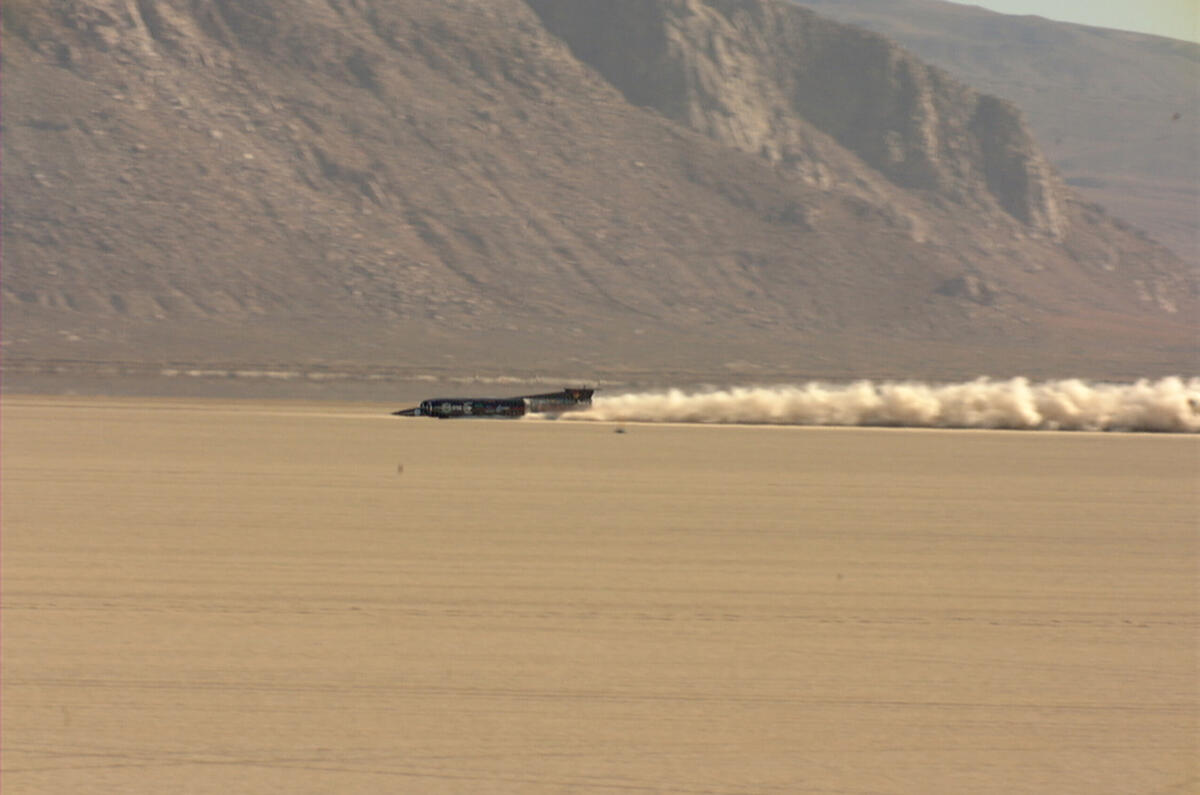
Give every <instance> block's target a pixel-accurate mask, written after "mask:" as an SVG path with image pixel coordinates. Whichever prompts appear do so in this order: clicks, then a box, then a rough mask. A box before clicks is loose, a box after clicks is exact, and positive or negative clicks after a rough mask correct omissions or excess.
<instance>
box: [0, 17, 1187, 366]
mask: <svg viewBox="0 0 1200 795" xmlns="http://www.w3.org/2000/svg"><path fill="white" fill-rule="evenodd" d="M3 9H4V39H3V50H2V52H3V71H4V78H5V81H4V86H5V92H4V114H3V125H4V128H3V136H2V138H3V147H4V151H3V155H4V158H3V168H4V175H3V176H4V215H3V224H4V226H3V244H4V250H3V255H4V257H3V266H4V272H3V279H2V282H0V287H2V291H3V301H4V303H3V322H4V328H3V343H4V353H5V366H6V369H7V370H9V371H10V372H11V371H12V370H13V368H22V367H23V368H26V369H30V368H37V367H39V366H42V365H45V366H51V367H53V366H60V365H62V363H64V362H68V363H69V362H76V363H77V362H81V361H100V362H110V363H111V362H124V363H126V364H130V365H136V366H155V365H156V363H157V364H162V365H163V367H164V369H170V368H174V369H177V367H178V366H179V365H180V363H183V364H189V363H190V364H195V363H206V362H207V363H213V362H220V363H233V364H237V365H247V364H255V365H269V366H271V367H275V366H281V367H282V366H288V367H291V366H296V367H300V368H306V367H307V368H312V367H323V366H329V365H331V364H333V363H336V364H339V365H346V366H353V367H356V368H359V369H360V370H361V371H362V372H380V371H388V372H390V371H393V370H406V371H411V372H429V371H438V372H496V373H506V372H517V371H521V372H559V373H572V374H576V373H577V374H582V375H585V376H594V375H595V374H601V375H603V374H619V373H631V372H655V373H662V374H665V375H669V374H672V373H674V374H681V375H685V376H690V377H695V378H701V377H712V378H718V377H725V376H730V375H732V376H736V377H738V378H741V379H744V378H746V377H753V378H758V379H764V378H784V377H792V376H795V375H818V376H828V377H849V376H855V375H895V376H926V377H959V376H962V375H975V374H978V373H991V374H996V375H1001V374H1005V373H1015V372H1026V373H1028V374H1032V375H1038V374H1055V375H1062V374H1082V375H1106V376H1113V377H1119V376H1128V375H1140V374H1146V375H1153V374H1156V373H1160V372H1168V371H1179V370H1185V369H1187V368H1188V367H1189V366H1191V364H1192V362H1193V360H1192V353H1193V350H1192V341H1193V335H1194V326H1193V325H1192V322H1193V318H1194V317H1195V314H1194V311H1195V308H1196V302H1197V294H1198V290H1197V284H1196V279H1195V274H1194V273H1193V272H1191V271H1190V270H1189V269H1188V268H1186V267H1185V266H1184V265H1183V264H1182V263H1181V262H1180V261H1179V260H1178V259H1177V258H1175V257H1174V256H1172V255H1171V254H1170V253H1169V252H1168V251H1166V250H1165V249H1163V248H1162V247H1161V246H1158V245H1156V244H1155V243H1153V242H1152V241H1150V240H1148V239H1147V238H1146V237H1145V236H1142V235H1139V234H1137V233H1135V232H1134V231H1132V230H1130V229H1129V228H1128V227H1126V226H1125V225H1123V224H1122V223H1121V222H1119V221H1116V220H1114V219H1112V218H1110V217H1109V216H1107V215H1106V214H1105V213H1104V212H1103V211H1102V210H1101V209H1099V208H1098V207H1096V206H1094V205H1090V204H1088V203H1086V202H1082V201H1080V200H1079V199H1077V198H1076V197H1075V196H1074V194H1073V193H1072V191H1071V190H1069V189H1068V188H1067V187H1066V186H1065V185H1064V184H1063V183H1062V182H1061V180H1060V179H1059V178H1058V177H1057V176H1056V175H1055V173H1054V172H1053V170H1052V169H1051V168H1049V167H1048V166H1047V165H1046V161H1045V159H1044V158H1043V157H1042V155H1041V154H1040V153H1039V152H1038V150H1037V148H1036V146H1035V145H1034V143H1033V140H1032V136H1031V134H1030V132H1029V130H1028V127H1027V126H1026V125H1025V123H1024V121H1023V120H1022V118H1021V116H1020V114H1019V113H1018V112H1017V111H1016V110H1015V108H1014V107H1013V106H1011V105H1009V104H1008V103H1006V102H1003V101H1001V100H997V99H995V98H992V97H988V96H984V95H980V94H977V93H975V92H974V91H972V90H970V89H968V88H966V87H964V86H963V85H961V84H959V83H956V82H955V81H954V80H952V79H951V78H949V77H948V76H947V75H946V74H945V73H943V72H941V71H939V70H937V69H934V68H931V67H929V66H926V65H925V64H923V63H921V62H920V61H918V60H916V59H915V58H914V57H913V56H911V55H909V54H908V53H906V52H905V51H903V50H901V49H900V48H899V47H898V46H896V45H895V44H893V43H891V42H890V41H888V40H886V39H884V38H882V37H880V36H877V35H875V34H871V33H867V32H865V31H861V30H856V29H852V28H848V27H844V26H842V25H839V24H837V23H834V22H830V21H827V20H824V19H822V18H820V17H817V16H816V15H814V14H812V13H811V12H808V11H805V10H802V9H798V8H795V7H791V6H787V5H783V4H778V3H775V2H770V0H638V1H636V2H635V1H634V0H615V1H611V2H596V1H593V0H569V1H568V0H562V1H561V2H553V3H551V2H543V1H542V0H530V1H529V2H522V1H521V0H445V1H444V2H438V3H428V2H420V1H419V0H408V1H407V2H390V1H389V2H383V0H378V1H377V2H374V1H372V0H326V1H325V2H316V3H312V2H300V0H271V2H267V0H241V1H239V2H226V1H225V0H198V1H193V0H137V2H134V1H133V0H54V2H51V3H33V2H25V3H21V2H12V0H10V2H7V3H5V5H4V6H3ZM39 363H41V364H39Z"/></svg>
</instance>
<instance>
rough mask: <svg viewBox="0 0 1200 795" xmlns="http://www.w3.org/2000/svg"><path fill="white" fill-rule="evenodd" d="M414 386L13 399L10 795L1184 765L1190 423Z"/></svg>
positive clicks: (1027, 775)
mask: <svg viewBox="0 0 1200 795" xmlns="http://www.w3.org/2000/svg"><path fill="white" fill-rule="evenodd" d="M390 408H395V407H394V406H391V407H385V406H366V405H362V404H336V403H330V404H323V405H321V404H302V403H282V402H279V403H248V402H247V403H238V402H200V401H182V400H174V401H173V400H157V401H147V400H142V401H139V400H133V399H129V400H125V399H120V400H113V399H91V400H89V399H82V398H81V399H65V398H21V397H5V399H4V402H3V417H2V419H3V572H2V573H3V594H2V596H3V602H2V618H3V625H2V628H3V710H2V713H0V717H2V720H3V724H2V728H3V734H2V737H0V743H2V749H3V771H2V774H0V775H2V783H3V788H4V792H5V793H6V795H7V794H8V793H14V795H15V794H16V793H65V792H71V793H89V792H104V793H110V792H111V793H118V792H120V793H128V792H155V793H158V792H184V793H220V794H221V795H228V793H231V792H256V793H259V792H281V793H284V792H286V793H316V792H322V793H328V792H337V793H379V792H437V793H443V792H444V793H477V792H490V793H568V792H580V793H584V792H589V793H590V792H598V793H603V792H622V793H627V792H666V793H773V792H774V793H805V792H815V793H927V792H948V793H949V792H953V793H963V792H970V793H1014V792H1024V793H1051V792H1053V793H1183V792H1195V791H1197V788H1200V778H1198V775H1200V774H1198V772H1197V762H1196V758H1197V756H1196V751H1197V710H1198V693H1197V689H1198V684H1197V682H1198V677H1197V672H1198V668H1197V629H1198V622H1197V610H1198V599H1197V570H1198V556H1197V520H1198V517H1200V507H1198V498H1197V467H1198V463H1200V439H1197V438H1195V437H1181V436H1145V435H1119V434H1111V435H1099V434H1060V433H1020V432H986V431H975V432H957V431H899V430H866V429H845V430H838V429H805V428H765V427H750V428H739V427H702V426H667V425H655V426H651V425H629V426H624V427H625V428H626V430H627V432H626V433H622V434H618V433H614V430H615V429H616V426H614V425H607V424H590V423H575V422H562V421H560V422H527V421H507V422H506V421H472V420H464V421H451V422H438V421H433V420H426V419H410V420H402V419H397V418H393V417H389V416H387V414H386V412H387V411H388V410H389V409H390ZM401 467H402V470H401Z"/></svg>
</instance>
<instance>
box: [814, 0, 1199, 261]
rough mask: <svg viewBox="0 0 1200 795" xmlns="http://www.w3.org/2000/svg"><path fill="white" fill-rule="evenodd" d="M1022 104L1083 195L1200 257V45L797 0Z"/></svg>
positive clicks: (927, 6)
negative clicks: (1199, 232)
mask: <svg viewBox="0 0 1200 795" xmlns="http://www.w3.org/2000/svg"><path fill="white" fill-rule="evenodd" d="M798 2H799V4H800V5H803V6H807V7H810V8H812V9H813V10H815V11H816V12H817V13H819V14H821V15H823V16H829V17H831V18H834V19H838V20H841V21H844V22H850V23H853V24H855V25H861V26H864V27H866V28H869V29H871V30H874V31H878V32H880V33H883V34H884V35H886V36H888V37H889V38H891V39H894V40H895V41H897V42H899V43H900V44H901V45H903V46H904V47H906V48H908V49H909V50H911V51H912V52H913V53H915V54H916V55H918V56H919V57H920V58H922V59H924V60H926V61H928V62H929V63H932V64H936V65H938V66H940V67H942V68H944V69H946V70H948V71H949V72H950V73H951V74H953V75H954V76H955V77H956V78H958V79H960V80H963V81H964V82H966V83H969V84H970V85H971V86H973V87H975V88H977V89H980V90H982V91H987V92H989V93H993V94H996V95H998V96H1002V97H1005V98H1007V99H1010V100H1012V101H1014V102H1015V103H1016V104H1017V105H1019V106H1020V107H1021V108H1022V110H1024V111H1025V112H1026V113H1028V114H1029V120H1030V123H1031V125H1032V126H1033V129H1034V131H1035V133H1036V135H1037V138H1038V141H1039V143H1040V144H1041V145H1042V146H1043V147H1044V149H1045V152H1046V154H1047V156H1048V157H1049V158H1050V160H1051V161H1052V162H1053V163H1054V164H1055V166H1056V167H1057V168H1059V169H1060V170H1061V171H1062V173H1063V175H1064V177H1065V178H1066V180H1067V182H1068V183H1069V184H1070V185H1071V186H1072V187H1074V188H1075V189H1076V190H1077V191H1078V192H1079V193H1080V194H1082V195H1083V196H1084V197H1085V198H1087V199H1089V200H1091V201H1095V202H1098V203H1099V204H1101V205H1103V206H1105V207H1106V208H1108V209H1109V210H1110V211H1111V212H1112V213H1114V214H1115V215H1117V216H1119V217H1121V218H1123V219H1125V220H1127V221H1130V222H1132V223H1133V224H1135V225H1136V226H1138V227H1140V228H1142V229H1145V230H1146V231H1147V232H1149V233H1150V235H1151V236H1153V237H1154V238H1155V239H1156V240H1160V241H1162V242H1163V243H1166V244H1167V245H1169V246H1171V247H1172V248H1173V249H1174V250H1175V251H1176V253H1178V254H1179V255H1180V256H1182V257H1184V258H1185V259H1187V260H1188V261H1189V262H1191V263H1192V264H1193V265H1195V264H1200V239H1198V238H1197V231H1196V228H1197V227H1196V218H1197V213H1198V212H1200V91H1198V90H1197V85H1198V81H1200V45H1198V44H1195V43H1191V42H1185V41H1175V40H1171V39H1164V38H1161V37H1158V36H1147V35H1143V34H1138V33H1128V32H1124V31H1116V30H1105V29H1102V28H1093V27H1086V26H1083V25H1072V24H1069V23H1065V22H1054V21H1051V20H1048V19H1042V18H1040V17H1032V16H1010V15H1004V14H996V13H993V12H991V11H986V10H984V9H982V8H977V7H974V6H965V5H959V4H956V3H947V2H941V1H940V0H798Z"/></svg>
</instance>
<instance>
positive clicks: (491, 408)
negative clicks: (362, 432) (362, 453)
mask: <svg viewBox="0 0 1200 795" xmlns="http://www.w3.org/2000/svg"><path fill="white" fill-rule="evenodd" d="M594 391H595V390H592V389H564V390H562V391H561V392H546V393H544V394H540V395H521V396H518V397H511V398H486V397H485V398H478V397H474V398H430V399H429V400H422V401H421V405H419V406H417V407H415V408H411V409H401V410H400V411H393V412H392V414H394V415H396V416H398V417H437V418H438V419H441V420H447V419H451V418H455V417H485V418H486V417H523V416H525V415H526V414H561V413H562V412H565V411H577V410H579V409H586V408H587V407H589V406H591V405H592V393H593V392H594Z"/></svg>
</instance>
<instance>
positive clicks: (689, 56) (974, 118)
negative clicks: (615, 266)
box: [530, 0, 1065, 237]
mask: <svg viewBox="0 0 1200 795" xmlns="http://www.w3.org/2000/svg"><path fill="white" fill-rule="evenodd" d="M530 5H531V6H532V7H533V8H534V9H535V10H536V11H537V12H538V14H539V15H540V16H541V17H542V19H543V21H544V22H545V24H546V26H547V27H548V28H549V29H550V30H551V31H553V32H555V33H556V34H558V35H560V36H562V37H563V38H564V40H566V41H567V43H568V44H569V45H570V46H571V48H572V51H573V52H574V53H575V54H576V55H577V56H578V57H579V58H580V59H581V60H583V61H585V62H587V63H589V64H591V65H592V66H593V67H595V68H596V69H597V70H598V71H599V72H600V73H601V74H602V75H604V76H605V78H606V79H608V80H609V81H610V82H612V83H613V85H614V86H616V87H617V88H618V89H619V90H620V91H621V92H622V93H623V94H624V95H625V96H626V97H627V98H628V99H629V100H630V101H631V102H633V103H635V104H638V105H642V106H645V107H651V108H654V109H655V110H657V111H659V112H661V113H663V114H664V115H666V116H668V117H670V118H672V119H675V120H677V121H680V122H683V123H685V124H687V125H689V126H690V127H692V128H693V129H695V130H699V131H701V132H703V133H705V134H707V135H710V136H712V137H713V138H715V139H717V140H719V141H721V142H723V143H725V144H728V145H730V146H734V147H737V148H738V149H741V150H742V151H746V152H752V153H757V154H761V155H762V156H763V157H765V158H768V159H770V160H772V161H777V162H782V163H784V164H786V165H789V166H792V167H794V168H796V169H797V170H799V171H800V172H801V173H803V174H804V175H805V176H808V177H811V176H813V173H814V171H816V170H817V168H816V167H817V165H818V164H814V163H813V160H814V151H813V150H814V146H813V144H812V140H813V138H814V136H813V134H812V129H813V128H816V129H819V130H821V131H823V132H824V133H827V134H828V135H831V136H832V137H833V138H834V139H835V140H836V141H837V142H838V143H839V144H841V145H842V146H844V147H846V148H848V149H850V150H851V151H853V152H854V153H855V154H857V155H858V156H859V157H861V158H862V159H863V160H864V161H865V162H866V163H868V164H869V165H871V166H872V167H873V168H875V169H877V170H878V171H879V172H880V173H882V174H884V175H885V176H886V177H887V178H888V179H889V180H891V181H892V182H893V183H895V184H896V185H898V186H901V187H904V188H909V189H916V190H925V191H930V192H933V193H935V194H938V195H939V196H942V197H944V198H946V199H948V200H951V201H955V202H961V201H964V200H970V201H973V202H975V203H977V204H980V205H984V206H986V205H992V206H999V207H1001V208H1003V209H1004V210H1005V211H1006V212H1008V213H1009V214H1011V215H1012V216H1013V217H1014V218H1017V219H1018V220H1020V221H1021V223H1022V224H1024V225H1026V226H1027V227H1028V228H1029V229H1030V230H1033V231H1036V232H1040V233H1044V234H1048V235H1052V236H1056V237H1057V236H1061V234H1062V232H1063V223H1064V220H1065V219H1064V214H1063V211H1062V201H1063V193H1064V191H1063V188H1062V185H1061V184H1060V182H1059V180H1058V179H1057V177H1056V176H1055V175H1054V173H1053V171H1052V170H1051V169H1050V168H1049V166H1048V165H1047V163H1046V161H1045V159H1044V158H1043V157H1042V156H1041V155H1040V154H1039V152H1038V150H1037V147H1036V145H1035V144H1034V142H1033V138H1032V136H1031V135H1030V133H1029V130H1028V128H1027V126H1026V125H1025V123H1024V121H1023V119H1022V118H1021V116H1020V113H1019V111H1017V109H1016V108H1015V107H1014V106H1012V105H1011V104H1009V103H1006V102H1003V101H1001V100H998V99H996V98H994V97H990V96H983V95H979V94H977V93H975V92H973V91H971V90H970V89H968V88H966V87H965V86H963V85H961V84H959V83H956V82H955V81H954V80H952V79H951V78H950V77H949V76H948V75H946V74H945V73H944V72H942V71H940V70H938V69H935V68H933V67H930V66H928V65H926V64H924V63H922V62H921V61H919V60H917V59H916V58H915V57H913V56H912V55H910V54H909V53H907V52H905V51H904V50H902V49H901V48H900V47H899V46H897V45H896V44H894V43H893V42H891V41H889V40H887V39H885V38H883V37H882V36H879V35H876V34H872V33H869V32H867V31H864V30H860V29H856V28H851V27H847V26H844V25H839V24H836V23H833V22H829V21H828V20H824V19H821V18H820V17H817V16H816V15H815V14H813V13H812V12H809V11H806V10H803V9H799V8H796V7H793V6H790V5H788V4H785V3H776V2H770V1H769V0H766V1H764V0H662V1H661V2H653V3H648V2H644V1H643V0H567V1H566V2H563V1H562V0H530Z"/></svg>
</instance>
